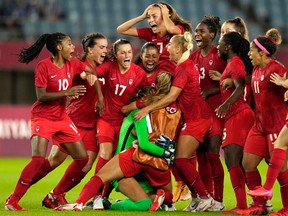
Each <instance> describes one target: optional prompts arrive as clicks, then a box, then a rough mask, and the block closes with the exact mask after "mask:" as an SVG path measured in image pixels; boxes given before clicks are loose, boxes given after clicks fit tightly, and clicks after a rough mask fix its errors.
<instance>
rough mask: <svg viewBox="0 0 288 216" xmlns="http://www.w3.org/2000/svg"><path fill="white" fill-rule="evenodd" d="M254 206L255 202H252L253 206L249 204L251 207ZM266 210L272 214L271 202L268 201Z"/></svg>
mask: <svg viewBox="0 0 288 216" xmlns="http://www.w3.org/2000/svg"><path fill="white" fill-rule="evenodd" d="M253 205H254V202H252V203H251V204H249V207H251V206H253ZM265 206H266V209H267V211H268V213H270V212H272V211H273V205H272V203H271V202H269V201H267V202H266V204H265Z"/></svg>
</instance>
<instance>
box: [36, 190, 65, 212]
mask: <svg viewBox="0 0 288 216" xmlns="http://www.w3.org/2000/svg"><path fill="white" fill-rule="evenodd" d="M66 204H68V202H67V200H66V199H65V194H58V195H56V194H54V193H53V192H50V193H48V194H47V195H46V196H45V198H44V199H43V201H42V206H45V207H46V208H51V209H55V208H56V207H58V206H60V205H61V206H63V205H66Z"/></svg>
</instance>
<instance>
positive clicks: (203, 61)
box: [189, 45, 226, 136]
mask: <svg viewBox="0 0 288 216" xmlns="http://www.w3.org/2000/svg"><path fill="white" fill-rule="evenodd" d="M189 58H190V59H191V60H192V61H193V62H194V63H195V65H196V67H197V68H198V71H199V74H200V87H201V90H202V91H204V90H207V89H211V88H215V87H219V82H218V81H213V80H212V79H211V78H210V77H209V71H210V70H216V71H218V72H220V73H221V74H222V73H223V71H224V69H225V67H226V62H225V61H223V60H222V59H221V58H220V57H219V55H218V50H217V47H216V46H214V45H213V46H212V48H211V50H210V52H209V53H208V54H207V55H206V56H203V55H202V53H201V49H198V50H195V51H194V52H192V53H191V54H190V57H189ZM206 102H207V103H208V104H209V106H210V108H211V110H212V111H214V110H215V109H216V108H217V107H219V106H220V105H221V95H220V93H219V94H214V95H210V96H208V97H207V98H206ZM222 131H223V124H222V121H221V120H220V119H219V118H217V116H216V114H214V115H213V126H212V130H211V132H210V134H209V136H214V135H216V134H219V135H220V136H222Z"/></svg>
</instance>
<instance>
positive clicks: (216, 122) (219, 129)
mask: <svg viewBox="0 0 288 216" xmlns="http://www.w3.org/2000/svg"><path fill="white" fill-rule="evenodd" d="M212 118H213V123H212V127H211V130H210V132H209V133H208V136H207V137H208V138H210V137H213V136H215V135H219V136H221V137H222V135H223V126H224V121H223V119H220V118H218V117H217V116H216V114H215V115H213V117H212Z"/></svg>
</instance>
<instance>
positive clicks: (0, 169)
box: [0, 158, 282, 216]
mask: <svg viewBox="0 0 288 216" xmlns="http://www.w3.org/2000/svg"><path fill="white" fill-rule="evenodd" d="M29 160H30V159H29V158H0V202H1V203H2V205H1V207H0V215H1V216H2V215H11V216H12V215H13V216H14V215H24V216H40V215H41V216H42V215H49V216H54V215H71V216H73V215H81V216H82V215H99V216H102V215H103V216H104V215H105V216H110V215H113V216H118V215H121V216H126V215H127V216H128V215H129V216H131V214H136V215H137V216H142V215H143V216H144V215H150V214H152V213H151V212H137V213H136V212H120V211H92V210H84V211H82V212H57V211H54V210H51V209H47V208H45V207H42V206H41V201H42V199H43V198H44V197H45V195H46V194H47V193H48V192H49V191H50V190H51V189H52V188H53V187H54V186H55V185H56V184H57V182H58V181H59V179H60V178H61V177H62V175H63V173H64V170H65V168H66V167H67V165H68V164H69V163H70V161H71V160H70V159H68V160H66V162H65V163H64V164H62V165H61V166H60V167H58V168H57V169H56V170H54V171H53V172H51V173H50V174H49V175H48V176H46V177H45V178H44V179H42V180H41V181H39V182H38V183H37V184H35V185H33V186H32V187H31V188H30V189H29V190H28V192H27V193H26V194H25V196H24V197H23V198H22V199H21V201H20V203H19V204H20V205H21V206H22V207H24V208H26V209H28V211H27V212H11V211H5V210H4V203H5V199H6V197H7V196H8V195H9V194H10V193H11V192H12V191H13V189H14V187H15V183H16V181H17V180H18V177H19V175H20V172H21V170H22V168H23V167H24V166H25V165H26V164H27V162H28V161H29ZM93 169H94V168H93ZM259 169H260V172H261V174H262V181H263V180H264V179H265V173H266V170H267V165H266V164H265V163H264V162H262V163H261V165H260V167H259ZM224 170H225V182H224V184H225V188H224V204H225V206H226V209H231V208H233V207H235V195H234V192H233V189H232V186H231V183H230V180H229V175H228V172H227V169H226V167H225V166H224ZM92 173H93V172H90V173H89V174H88V175H87V176H86V177H85V179H83V180H82V182H81V183H80V184H79V185H78V186H77V187H75V188H73V189H72V190H71V191H69V192H68V193H67V195H66V198H67V200H68V201H70V202H74V201H75V200H76V198H77V196H78V194H79V192H80V190H81V188H82V187H83V185H84V184H85V183H86V182H87V181H88V179H89V178H90V177H91V175H92ZM110 198H111V201H112V202H113V201H115V200H116V199H123V198H124V196H123V195H122V194H120V193H117V192H114V191H113V192H112V194H111V196H110ZM189 202H190V200H189V201H179V202H177V203H176V207H177V211H176V212H162V211H161V212H156V213H154V214H157V215H161V216H164V215H177V216H178V215H179V216H182V215H187V214H197V215H210V216H213V215H219V214H220V213H217V212H216V213H214V212H213V213H212V212H203V213H187V212H183V211H182V209H184V208H185V207H186V206H187V205H188V204H189ZM250 202H251V199H250V197H248V203H250ZM271 202H272V204H273V207H274V211H277V210H279V209H280V208H282V202H281V196H280V192H279V184H278V183H276V184H275V187H274V196H273V198H272V200H271Z"/></svg>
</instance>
